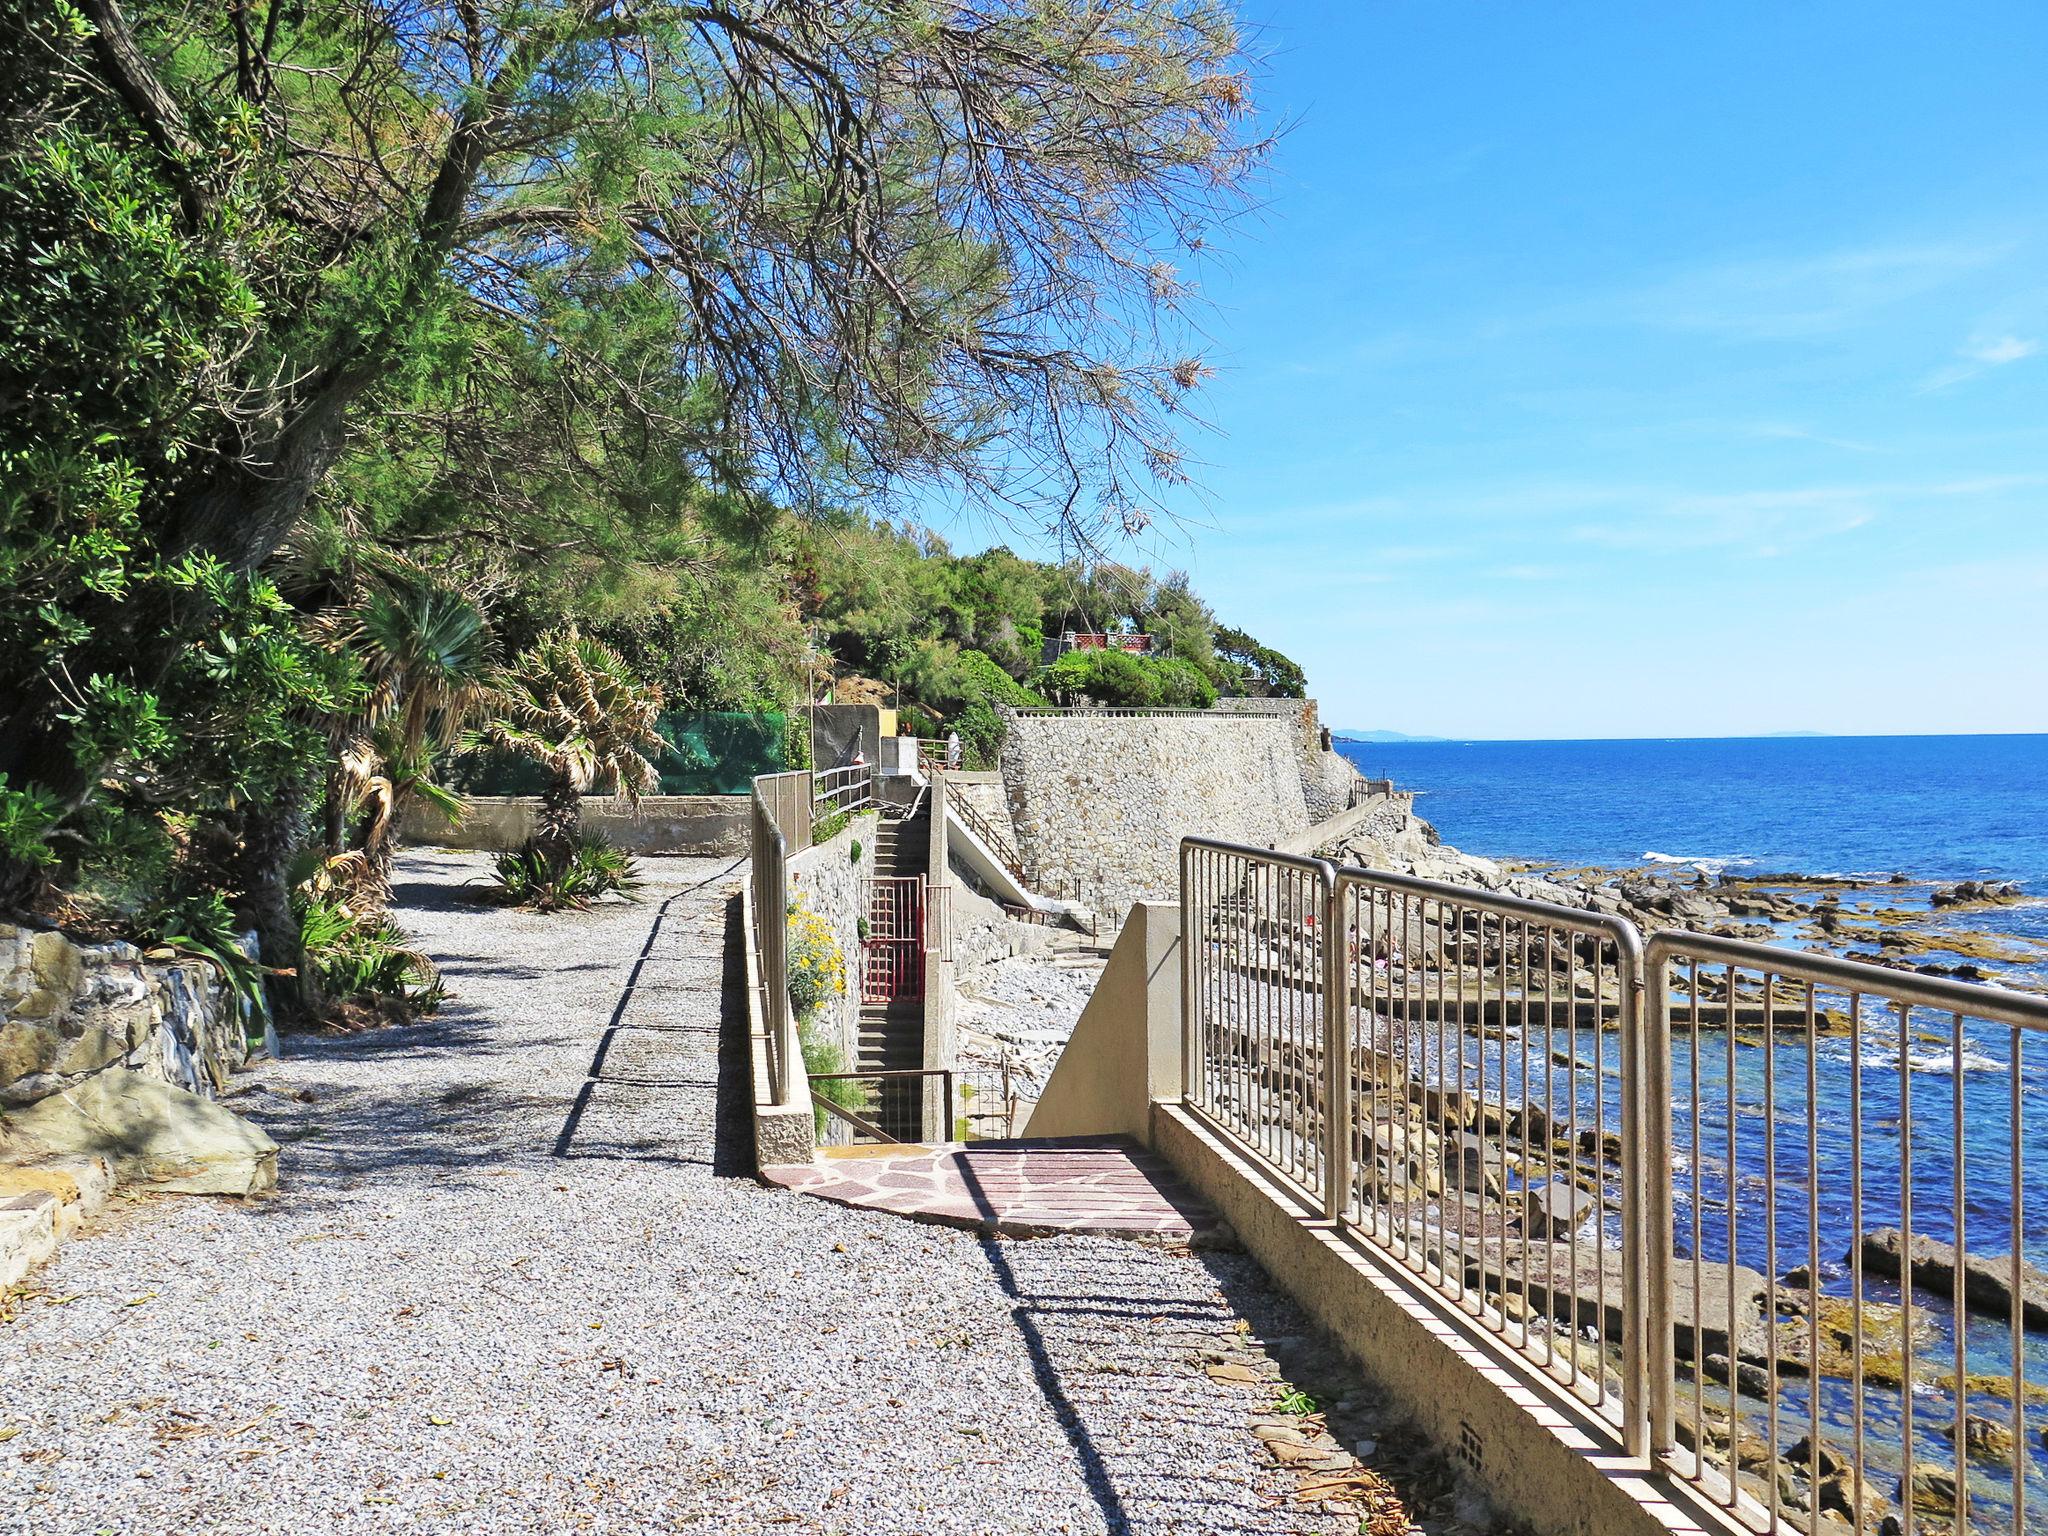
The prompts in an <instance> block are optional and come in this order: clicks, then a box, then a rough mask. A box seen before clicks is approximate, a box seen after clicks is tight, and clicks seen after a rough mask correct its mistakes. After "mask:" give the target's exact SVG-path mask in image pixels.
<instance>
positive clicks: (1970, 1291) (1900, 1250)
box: [1843, 1227, 2048, 1328]
mask: <svg viewBox="0 0 2048 1536" xmlns="http://www.w3.org/2000/svg"><path fill="white" fill-rule="evenodd" d="M1861 1246H1862V1250H1863V1269H1864V1273H1865V1274H1870V1275H1876V1276H1879V1277H1880V1278H1883V1279H1887V1280H1898V1279H1901V1278H1904V1272H1905V1269H1906V1256H1905V1240H1904V1237H1903V1236H1902V1234H1901V1233H1900V1231H1899V1229H1898V1228H1897V1227H1879V1228H1877V1229H1875V1230H1874V1231H1870V1232H1866V1233H1864V1234H1863V1241H1862V1245H1861ZM1843 1262H1844V1263H1847V1262H1849V1260H1848V1258H1847V1257H1845V1258H1844V1260H1843ZM1955 1278H1956V1250H1955V1246H1954V1245H1953V1244H1951V1243H1944V1242H1939V1241H1937V1240H1935V1239H1934V1238H1931V1237H1925V1236H1922V1235H1920V1234H1919V1233H1915V1234H1914V1236H1913V1252H1912V1282H1913V1284H1915V1285H1917V1286H1920V1287H1922V1288H1923V1289H1926V1290H1930V1291H1934V1292H1937V1293H1938V1294H1940V1295H1943V1296H1947V1295H1952V1294H1953V1293H1954V1290H1955ZM2013 1302H2014V1295H2013V1277H2012V1259H2011V1257H2010V1256H2007V1255H1988V1254H1975V1253H1973V1254H1970V1255H1968V1256H1967V1257H1966V1258H1965V1259H1964V1260H1963V1304H1964V1305H1965V1306H1966V1307H1968V1308H1970V1310H1972V1311H1975V1312H1982V1313H1984V1314H1986V1315H1988V1316H1992V1317H2010V1316H2011V1315H2012V1312H2013ZM2018 1302H2019V1308H2020V1316H2021V1319H2022V1321H2023V1323H2024V1324H2025V1326H2026V1327H2029V1328H2048V1274H2043V1273H2042V1272H2041V1271H2040V1270H2038V1269H2036V1268H2034V1266H2033V1265H2031V1264H2028V1263H2026V1262H2025V1261H2022V1262H2021V1264H2020V1275H2019V1296H2018Z"/></svg>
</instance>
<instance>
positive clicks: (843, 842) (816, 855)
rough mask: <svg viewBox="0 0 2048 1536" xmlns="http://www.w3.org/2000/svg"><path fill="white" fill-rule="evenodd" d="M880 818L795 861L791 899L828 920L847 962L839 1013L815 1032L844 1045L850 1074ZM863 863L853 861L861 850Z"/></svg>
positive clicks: (851, 827) (829, 1012)
mask: <svg viewBox="0 0 2048 1536" xmlns="http://www.w3.org/2000/svg"><path fill="white" fill-rule="evenodd" d="M879 820H880V819H879V818H878V817H877V816H876V815H875V813H874V812H872V811H869V812H866V813H864V814H862V815H859V816H856V817H854V818H853V820H852V821H850V822H848V823H847V824H846V826H845V827H843V828H842V829H841V830H840V832H839V834H838V835H837V836H836V837H833V838H831V839H829V840H828V841H826V842H822V843H819V844H817V845H815V846H814V847H810V848H806V849H805V850H804V851H803V852H802V853H799V854H796V855H794V856H793V857H792V858H791V859H790V861H789V895H790V899H791V900H792V901H798V900H800V901H802V902H803V904H804V905H805V906H807V907H809V908H810V909H811V910H812V911H813V912H815V913H817V914H818V915H819V916H820V917H822V918H824V919H825V924H826V926H827V927H829V928H830V929H831V930H832V937H833V939H834V941H835V942H836V943H837V944H838V945H839V954H840V958H841V959H842V960H844V961H845V962H846V991H845V993H844V994H843V995H842V996H841V997H840V999H839V1005H838V1007H836V1008H828V1009H826V1010H825V1011H824V1013H823V1014H822V1015H821V1016H820V1017H819V1019H818V1020H817V1022H816V1023H815V1024H814V1025H813V1028H815V1029H817V1030H818V1031H819V1032H820V1033H822V1034H823V1035H824V1036H825V1037H826V1038H828V1039H831V1040H835V1041H837V1042H838V1044H839V1047H840V1050H841V1051H842V1053H843V1054H844V1055H845V1057H846V1066H847V1069H848V1070H849V1071H850V1070H852V1069H853V1067H854V1066H855V1065H857V1058H858V1056H859V1046H860V964H861V958H860V919H861V917H862V915H863V907H862V902H861V892H862V889H863V882H864V881H865V880H866V879H867V878H868V877H869V876H870V875H872V874H873V873H874V867H873V864H872V860H873V859H874V856H875V829H876V827H877V825H878V824H879ZM856 843H857V844H859V845H860V858H859V859H857V860H856V859H855V858H854V857H853V849H854V845H855V844H856Z"/></svg>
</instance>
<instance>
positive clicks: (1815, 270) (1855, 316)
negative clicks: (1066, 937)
mask: <svg viewBox="0 0 2048 1536" xmlns="http://www.w3.org/2000/svg"><path fill="white" fill-rule="evenodd" d="M2015 249H2017V246H2016V245H2015V243H2014V242H2012V241H2005V240H1999V241H1951V242H1944V243H1936V244H1927V245H1871V246H1863V247H1858V248H1851V249H1845V250H1838V251H1828V252H1822V253H1820V254H1816V255H1795V256H1785V255H1773V256H1762V257H1753V258H1742V259H1736V260H1724V261H1719V262H1713V263H1709V264H1706V265H1703V266H1697V267H1691V268H1686V269H1682V270H1679V271H1674V272H1671V273H1669V274H1667V275H1666V276H1664V277H1662V278H1660V279H1658V280H1656V281H1654V282H1651V283H1648V284H1645V285H1643V286H1640V287H1637V288H1633V289H1627V290H1623V291H1622V292H1619V293H1614V294H1610V295H1606V296H1604V297H1599V298H1594V299H1592V300H1589V301H1588V303H1587V304H1586V305H1585V306H1583V311H1582V313H1581V314H1580V315H1579V318H1584V319H1590V320H1599V319H1603V318H1604V319H1608V320H1612V321H1618V322H1623V323H1631V324H1637V325H1648V326H1654V327H1658V328H1661V329H1668V330H1682V331H1703V332H1709V333H1714V334H1720V335H1726V336H1732V337H1739V338H1782V337H1788V336H1806V335H1817V334H1820V333H1823V332H1828V331H1838V330H1844V329H1848V328H1850V327H1852V326H1855V325H1859V324H1861V323H1863V322H1865V321H1866V320H1868V319H1869V318H1871V317H1872V316H1873V315H1875V314H1876V313H1877V312H1878V311H1880V310H1883V309H1887V308H1890V307H1891V306H1893V305H1896V304H1901V303H1904V302H1905V301H1907V300H1910V299H1916V298H1919V297H1921V296H1922V295H1924V294H1927V293H1931V292H1933V291H1934V290H1936V289H1938V288H1942V287H1944V286H1946V285H1947V284H1949V283H1951V282H1954V281H1956V280H1957V279H1959V278H1962V277H1965V276H1967V275H1969V274H1970V273H1973V272H1978V271H1981V270H1983V269H1984V268H1986V267H1990V266H1994V265H1996V264H1997V263H1998V262H2000V261H2003V260H2004V259H2005V258H2006V257H2007V256H2009V255H2011V254H2012V252H2013V251H2014V250H2015Z"/></svg>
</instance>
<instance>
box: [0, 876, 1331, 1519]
mask: <svg viewBox="0 0 2048 1536" xmlns="http://www.w3.org/2000/svg"><path fill="white" fill-rule="evenodd" d="M643 865H644V868H645V870H646V873H647V875H648V885H647V889H646V891H645V892H644V894H643V899H642V900H641V902H640V903H639V904H637V905H607V906H604V907H602V908H600V909H598V910H596V911H594V912H591V913H587V914H581V915H568V916H557V917H545V918H543V917H537V916H532V915H529V914H524V913H516V912H506V911H501V910H496V909H491V908H488V907H480V906H478V905H476V904H474V902H473V901H472V899H471V898H470V897H468V896H466V895H465V894H464V893H463V891H462V889H461V884H462V882H463V881H465V880H477V879H479V878H480V877H481V874H482V871H483V868H484V861H483V860H482V859H480V858H478V857H476V856H472V855H460V854H445V853H414V854H408V855H406V856H405V857H403V858H401V860H400V885H399V891H398V899H399V902H400V904H401V907H402V909H403V910H402V911H401V913H400V916H401V918H402V920H403V921H404V922H405V923H406V924H407V925H408V926H409V927H411V928H412V929H413V930H414V932H415V933H416V934H418V936H419V939H420V942H421V944H422V947H424V948H425V949H427V950H428V951H429V952H430V953H432V954H433V955H434V956H435V957H436V958H437V959H439V960H440V961H441V963H442V964H443V966H444V967H445V969H446V972H447V977H448V982H449V986H450V988H451V991H452V993H453V997H452V1000H451V1001H450V1003H449V1004H448V1006H447V1007H446V1008H445V1009H444V1010H443V1011H442V1012H441V1014H440V1015H438V1016H437V1017H435V1018H434V1019H431V1020H428V1021H427V1022H426V1023H424V1024H422V1025H420V1026H417V1027H413V1028H408V1029H404V1030H389V1031H384V1032H381V1033H375V1034H366V1035H358V1036H353V1037H348V1038H337V1039H320V1040H300V1041H293V1042H289V1059H288V1060H287V1061H286V1062H284V1063H283V1064H281V1065H273V1066H269V1067H266V1068H263V1069H261V1070H260V1071H259V1072H257V1073H255V1074H252V1077H253V1083H252V1086H250V1087H248V1088H246V1089H244V1090H243V1091H242V1092H241V1093H240V1094H239V1095H238V1097H237V1099H236V1101H235V1102H236V1103H237V1105H238V1107H241V1108H243V1109H245V1110H246V1111H248V1112H249V1113H251V1114H252V1116H253V1117H254V1118H257V1119H259V1120H260V1121H262V1122H263V1123H264V1124H265V1125H266V1126H267V1127H268V1128H270V1129H271V1131H272V1132H273V1134H275V1135H277V1136H278V1138H279V1139H280V1141H283V1142H285V1143H286V1145H285V1150H284V1156H283V1164H282V1174H283V1189H282V1192H281V1194H280V1195H279V1196H277V1197H276V1198H275V1199H273V1200H270V1201H268V1202H266V1203H264V1204H262V1205H255V1206H244V1205H241V1204H239V1203H235V1202H224V1201H215V1200H199V1199H179V1198H175V1197H171V1198H160V1199H153V1200H146V1201H134V1202H126V1201H117V1202H116V1208H115V1209H114V1210H112V1211H111V1212H110V1214H109V1215H108V1216H107V1217H105V1218H103V1219H102V1220H101V1221H99V1222H98V1224H97V1230H95V1231H92V1232H89V1233H88V1234H87V1235H85V1236H83V1237H81V1238H79V1239H78V1240H76V1241H74V1242H72V1243H71V1244H69V1245H68V1246H67V1247H66V1248H65V1249H64V1250H63V1251H62V1253H61V1255H60V1256H59V1258H58V1260H57V1261H56V1262H55V1263H54V1264H53V1265H51V1266H50V1267H48V1268H46V1269H45V1270H44V1271H42V1272H41V1273H40V1274H38V1275H37V1276H35V1277H33V1278H34V1281H35V1283H36V1284H37V1285H38V1286H40V1287H41V1289H42V1294H41V1295H40V1296H36V1297H31V1298H29V1299H28V1300H27V1301H25V1302H24V1303H23V1304H22V1305H21V1307H20V1310H19V1315H18V1317H17V1318H16V1320H15V1321H14V1322H12V1323H11V1324H0V1330H4V1334H5V1339H4V1345H0V1436H5V1437H6V1439H5V1444H4V1447H0V1510H4V1511H5V1519H6V1525H7V1528H8V1529H12V1530H18V1531H24V1532H36V1533H66V1536H69V1533H74V1532H75V1533H93V1532H119V1533H123V1536H129V1533H145V1532H146V1533H152V1536H157V1533H177V1536H196V1533H201V1532H213V1531H233V1532H237V1533H245V1532H257V1531H261V1532H291V1533H312V1532H329V1531H356V1530H360V1531H376V1532H387V1531H393V1532H404V1531H435V1532H465V1533H467V1532H521V1533H526V1532H581V1531H593V1532H610V1531H618V1532H651V1531H664V1532H665V1531H675V1530H706V1531H712V1530H716V1531H755V1530H763V1529H769V1528H772V1529H774V1530H777V1531H782V1530H821V1531H845V1532H861V1533H893V1532H902V1533H926V1532H941V1531H944V1532H955V1531H957V1532H970V1531H971V1532H1009V1531H1015V1532H1034V1533H1037V1532H1053V1531H1076V1532H1080V1531H1177V1532H1209V1531H1216V1532H1221V1531H1231V1532H1253V1531H1257V1532H1273V1531H1318V1532H1336V1531H1354V1530H1356V1529H1357V1519H1356V1516H1351V1517H1349V1518H1346V1517H1342V1516H1339V1515H1337V1514H1335V1513H1320V1512H1314V1511H1311V1510H1308V1509H1305V1508H1302V1507H1301V1506H1298V1505H1295V1504H1293V1503H1291V1502H1290V1500H1289V1495H1290V1494H1291V1492H1292V1491H1293V1489H1294V1488H1295V1487H1296V1486H1297V1483H1296V1479H1295V1477H1294V1475H1293V1474H1292V1473H1290V1472H1287V1471H1284V1470H1282V1469H1280V1468H1278V1467H1276V1466H1274V1465H1273V1464H1272V1462H1271V1459H1270V1458H1269V1457H1268V1456H1266V1455H1265V1454H1264V1453H1262V1452H1261V1450H1260V1449H1259V1442H1258V1441H1257V1440H1256V1439H1254V1437H1253V1436H1252V1435H1251V1433H1250V1431H1249V1428H1248V1421H1249V1420H1250V1418H1251V1417H1252V1416H1253V1415H1255V1414H1257V1413H1258V1412H1260V1411H1261V1410H1263V1409H1264V1408H1265V1407H1266V1406H1267V1404H1268V1403H1269V1401H1270V1399H1271V1396H1272V1393H1271V1391H1270V1389H1268V1388H1263V1387H1258V1386H1245V1385H1237V1384H1232V1383H1230V1382H1227V1381H1219V1380H1213V1379H1211V1377H1210V1376H1209V1375H1208V1374H1205V1371H1204V1366H1203V1361H1204V1360H1211V1361H1213V1360H1215V1359H1218V1358H1224V1357H1225V1356H1226V1355H1228V1354H1230V1352H1231V1351H1238V1352H1240V1353H1241V1352H1242V1351H1243V1350H1244V1348H1245V1347H1246V1337H1247V1335H1249V1336H1250V1338H1251V1339H1253V1340H1256V1339H1258V1338H1261V1337H1272V1338H1276V1339H1278V1338H1280V1337H1282V1336H1285V1337H1288V1338H1291V1339H1293V1340H1294V1341H1295V1343H1296V1346H1297V1347H1298V1346H1299V1341H1300V1337H1301V1336H1302V1335H1303V1333H1304V1328H1303V1324H1302V1321H1301V1319H1300V1317H1299V1315H1298V1314H1296V1313H1295V1312H1294V1311H1293V1309H1292V1308H1291V1306H1289V1305H1288V1304H1287V1303H1285V1302H1284V1300H1282V1299H1281V1298H1279V1297H1278V1296H1277V1295H1276V1294H1275V1293H1274V1292H1273V1291H1272V1289H1271V1288H1270V1287H1269V1285H1268V1284H1267V1282H1266V1281H1265V1280H1264V1278H1263V1276H1261V1274H1260V1273H1259V1271H1258V1270H1257V1268H1256V1267H1255V1266H1254V1265H1252V1264H1251V1263H1250V1262H1249V1261H1248V1260H1246V1259H1243V1258H1242V1257H1239V1256H1236V1255H1231V1254H1202V1255H1195V1256H1191V1255H1189V1254H1186V1253H1179V1252H1172V1251H1165V1250H1159V1249H1152V1248H1145V1247H1141V1246H1137V1245H1132V1244H1123V1243H1116V1242H1110V1241H1104V1240H1092V1239H1058V1240H1050V1241H1041V1242H1001V1241H995V1240H987V1239H982V1238H978V1237H975V1236H971V1235H969V1234H965V1233H959V1232H953V1231H950V1230H945V1229H938V1228H931V1227H924V1226H918V1225H914V1224H910V1223H906V1222H898V1221H893V1220H890V1219H887V1218H882V1217H877V1216H874V1215H871V1214H864V1213H860V1212H855V1211H848V1210H844V1209H841V1208H839V1207H837V1206H833V1205H829V1204H825V1203H823V1202H820V1201H815V1200H810V1199H807V1198H805V1197H803V1196H800V1195H794V1194H789V1193H786V1192H783V1191H779V1190H772V1189H767V1188H764V1187H762V1186H761V1185H760V1184H758V1183H756V1182H755V1181H754V1180H752V1179H751V1178H748V1177H745V1176H744V1151H745V1142H744V1121H743V1120H735V1119H734V1118H733V1117H732V1115H731V1113H730V1111H732V1110H738V1111H739V1112H740V1113H741V1114H744V1108H745V1104H744V1097H743V1095H744V1087H745V1084H744V1079H743V1078H738V1079H736V1078H735V1069H737V1068H738V1067H739V1065H740V1062H739V1057H738V1054H737V1052H735V1051H733V1050H731V1049H728V1050H727V1051H726V1052H725V1060H724V1063H723V1065H721V1055H720V1052H719V1049H718V1047H719V1043H720V1034H721V1030H723V1031H724V1034H725V1036H726V1038H727V1041H728V1044H730V1042H731V1036H732V1033H733V1031H732V1024H733V1022H734V1016H733V1014H732V1012H731V1008H730V1007H728V1008H727V1009H726V1010H725V1023H724V1024H723V1025H721V999H722V995H726V996H728V997H729V999H730V1000H731V1001H736V997H731V996H730V995H731V994H732V990H733V989H732V987H731V977H732V965H733V964H734V962H736V959H737V955H736V953H734V952H732V951H731V950H730V949H729V946H728V944H727V903H728V896H729V894H730V893H731V892H732V891H734V890H736V888H737V882H738V879H739V877H740V875H741V873H742V871H741V869H740V868H739V867H738V866H733V865H727V864H723V863H720V862H713V861H704V860H687V859H647V860H644V861H643ZM742 1028H743V1025H742ZM742 1043H743V1042H742ZM593 1074H594V1075H593ZM721 1084H722V1086H721ZM301 1095H307V1096H310V1097H309V1099H307V1100H304V1101H302V1099H301V1098H300V1097H299V1096H301ZM722 1107H723V1108H725V1109H726V1110H727V1111H728V1112H727V1113H725V1114H723V1115H722V1114H721V1108H722Z"/></svg>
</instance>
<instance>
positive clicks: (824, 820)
mask: <svg viewBox="0 0 2048 1536" xmlns="http://www.w3.org/2000/svg"><path fill="white" fill-rule="evenodd" d="M851 820H853V813H852V812H851V811H827V812H826V813H825V814H824V815H823V816H818V817H816V818H815V819H814V820H813V821H812V822H811V844H812V846H813V847H815V846H816V845H817V844H819V843H829V842H831V841H832V839H833V838H835V837H837V836H838V835H839V834H840V833H842V832H844V831H845V830H846V824H847V823H848V822H849V821H851Z"/></svg>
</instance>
